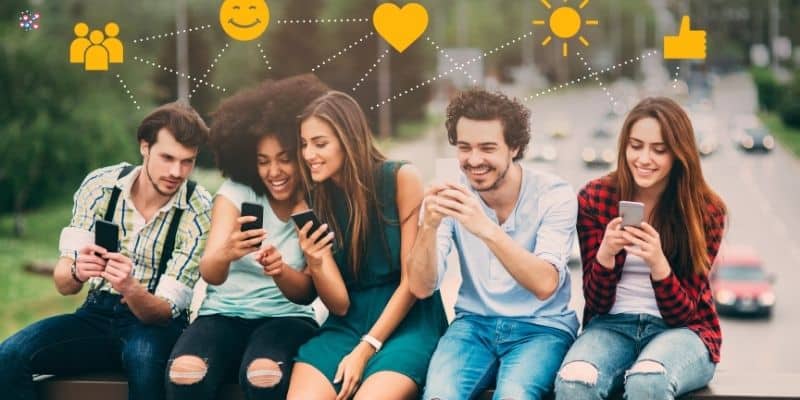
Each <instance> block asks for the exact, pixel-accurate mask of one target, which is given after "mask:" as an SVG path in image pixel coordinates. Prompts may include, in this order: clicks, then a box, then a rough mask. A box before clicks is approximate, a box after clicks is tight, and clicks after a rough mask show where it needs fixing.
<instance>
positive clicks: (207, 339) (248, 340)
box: [166, 315, 317, 400]
mask: <svg viewBox="0 0 800 400" xmlns="http://www.w3.org/2000/svg"><path fill="white" fill-rule="evenodd" d="M316 330H317V323H316V322H315V321H314V320H313V319H311V318H300V317H279V318H260V319H244V318H237V317H227V316H224V315H209V316H202V317H199V318H197V320H195V321H194V322H192V324H191V325H189V328H188V329H186V331H185V332H184V333H183V335H181V337H180V339H178V343H176V344H175V348H174V349H173V350H172V355H171V356H170V366H171V365H172V362H173V361H175V359H176V358H178V357H181V356H185V355H188V356H195V357H198V358H200V359H202V360H203V361H204V362H205V363H206V372H205V374H204V375H203V376H202V377H201V379H200V381H199V382H197V383H194V384H189V385H180V384H176V383H173V382H172V381H171V379H170V377H169V376H170V372H169V369H167V371H166V382H167V398H169V399H191V400H206V399H207V400H213V399H215V398H217V394H218V391H219V389H220V387H221V385H222V383H226V382H238V383H239V385H240V387H241V388H242V390H243V392H244V394H245V398H247V399H283V398H285V397H286V391H287V389H288V387H289V377H290V376H291V369H292V366H293V365H294V356H295V354H296V353H297V349H298V348H299V347H300V345H302V344H303V343H305V342H306V341H307V340H308V339H310V338H311V336H312V335H313V334H314V332H315V331H316ZM259 358H267V359H270V360H272V361H275V362H276V363H278V364H279V366H280V370H281V379H280V380H279V381H278V383H277V384H275V386H272V387H268V388H259V387H256V386H254V385H251V384H250V381H249V380H248V379H247V369H248V367H249V366H250V363H252V362H253V361H254V360H256V359H259Z"/></svg>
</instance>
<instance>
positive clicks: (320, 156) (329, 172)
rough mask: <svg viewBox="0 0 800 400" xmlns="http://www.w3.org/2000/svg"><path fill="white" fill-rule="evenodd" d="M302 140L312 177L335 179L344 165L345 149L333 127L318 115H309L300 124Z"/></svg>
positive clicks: (304, 155) (305, 158)
mask: <svg viewBox="0 0 800 400" xmlns="http://www.w3.org/2000/svg"><path fill="white" fill-rule="evenodd" d="M300 141H301V146H302V155H303V160H305V162H306V165H308V169H309V173H310V174H311V179H312V180H313V181H314V182H323V181H325V180H326V179H328V178H333V179H334V180H335V179H336V178H337V176H338V175H339V173H340V172H341V169H342V166H343V165H344V151H343V150H342V144H341V142H340V141H339V138H338V137H337V136H336V133H335V132H334V131H333V128H332V127H331V126H330V125H329V124H328V123H327V122H325V121H323V120H321V119H319V118H317V117H309V118H308V119H306V120H305V121H303V123H302V124H300Z"/></svg>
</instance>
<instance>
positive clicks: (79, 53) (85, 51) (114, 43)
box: [69, 22, 124, 71]
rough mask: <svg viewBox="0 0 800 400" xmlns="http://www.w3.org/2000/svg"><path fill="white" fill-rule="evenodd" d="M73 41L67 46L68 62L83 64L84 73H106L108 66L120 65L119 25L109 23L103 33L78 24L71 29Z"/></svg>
mask: <svg viewBox="0 0 800 400" xmlns="http://www.w3.org/2000/svg"><path fill="white" fill-rule="evenodd" d="M73 30H74V32H75V39H73V40H72V43H71V44H70V46H69V62H70V63H73V64H83V67H84V69H85V70H86V71H108V64H121V63H122V61H123V53H124V50H123V46H122V42H121V41H120V40H119V39H118V38H117V36H118V35H119V25H117V24H116V23H115V22H109V23H107V24H106V26H105V29H104V31H105V33H103V31H100V30H97V29H95V30H93V31H91V33H89V25H87V24H86V23H85V22H78V23H77V24H75V27H74V28H73Z"/></svg>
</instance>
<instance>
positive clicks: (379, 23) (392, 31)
mask: <svg viewBox="0 0 800 400" xmlns="http://www.w3.org/2000/svg"><path fill="white" fill-rule="evenodd" d="M372 24H373V25H375V29H376V30H377V31H378V34H379V35H381V37H382V38H384V39H386V41H387V42H389V44H390V45H392V47H394V49H395V50H397V51H398V52H400V53H402V52H403V51H405V50H406V49H407V48H408V46H411V44H412V43H414V41H415V40H417V39H419V37H420V36H422V34H423V33H424V32H425V29H426V28H427V27H428V10H426V9H425V7H423V6H422V5H420V4H419V3H408V4H406V5H404V6H403V8H400V7H398V6H397V5H396V4H392V3H383V4H381V5H380V6H378V8H376V9H375V12H374V13H373V14H372Z"/></svg>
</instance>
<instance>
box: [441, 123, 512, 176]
mask: <svg viewBox="0 0 800 400" xmlns="http://www.w3.org/2000/svg"><path fill="white" fill-rule="evenodd" d="M456 135H457V138H456V147H457V148H458V163H459V164H460V165H461V170H462V171H464V174H465V175H466V176H467V178H468V179H469V183H470V185H471V186H472V188H473V189H475V190H477V191H479V192H487V191H492V190H495V189H497V188H499V187H500V186H501V185H502V184H503V182H504V181H505V178H506V174H507V173H508V171H509V168H510V167H511V165H512V164H513V158H514V156H516V155H517V152H518V149H509V148H508V145H507V144H506V141H505V138H504V137H503V123H502V122H501V121H500V120H499V119H493V120H489V121H479V120H474V119H469V118H466V117H461V119H459V120H458V123H457V124H456Z"/></svg>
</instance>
